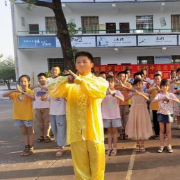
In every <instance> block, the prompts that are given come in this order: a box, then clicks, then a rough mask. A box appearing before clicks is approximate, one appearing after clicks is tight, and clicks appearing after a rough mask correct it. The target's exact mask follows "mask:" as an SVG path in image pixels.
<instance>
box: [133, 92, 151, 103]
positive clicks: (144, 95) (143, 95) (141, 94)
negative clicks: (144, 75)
mask: <svg viewBox="0 0 180 180" xmlns="http://www.w3.org/2000/svg"><path fill="white" fill-rule="evenodd" d="M136 93H137V94H139V95H140V96H142V97H143V98H144V99H145V100H146V101H149V100H150V99H149V97H148V96H147V95H146V94H144V93H142V92H138V91H137V92H136Z"/></svg>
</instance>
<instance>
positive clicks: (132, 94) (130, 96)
mask: <svg viewBox="0 0 180 180" xmlns="http://www.w3.org/2000/svg"><path fill="white" fill-rule="evenodd" d="M135 94H136V92H133V93H130V94H129V95H128V97H127V98H126V99H125V100H126V101H128V100H129V99H131V98H132V97H133V96H134V95H135Z"/></svg>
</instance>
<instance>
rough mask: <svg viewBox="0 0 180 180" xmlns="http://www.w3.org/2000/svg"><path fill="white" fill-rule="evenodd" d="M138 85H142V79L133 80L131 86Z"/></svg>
mask: <svg viewBox="0 0 180 180" xmlns="http://www.w3.org/2000/svg"><path fill="white" fill-rule="evenodd" d="M138 83H141V84H143V80H142V79H139V78H136V79H134V82H133V86H134V85H136V84H138Z"/></svg>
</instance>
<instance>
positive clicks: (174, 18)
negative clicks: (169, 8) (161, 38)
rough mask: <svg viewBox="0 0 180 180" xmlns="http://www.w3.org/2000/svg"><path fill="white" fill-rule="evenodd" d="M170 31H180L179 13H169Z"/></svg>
mask: <svg viewBox="0 0 180 180" xmlns="http://www.w3.org/2000/svg"><path fill="white" fill-rule="evenodd" d="M171 29H172V32H180V15H171Z"/></svg>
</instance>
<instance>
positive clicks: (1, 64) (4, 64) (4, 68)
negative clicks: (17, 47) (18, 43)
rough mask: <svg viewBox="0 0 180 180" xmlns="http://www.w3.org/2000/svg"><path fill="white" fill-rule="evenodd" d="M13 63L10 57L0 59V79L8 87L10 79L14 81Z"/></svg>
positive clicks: (9, 87) (9, 86)
mask: <svg viewBox="0 0 180 180" xmlns="http://www.w3.org/2000/svg"><path fill="white" fill-rule="evenodd" d="M15 79H16V74H15V65H14V60H13V59H12V57H8V58H7V59H5V60H1V61H0V80H3V81H4V83H5V84H6V85H7V87H8V89H11V81H12V80H13V81H15Z"/></svg>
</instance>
